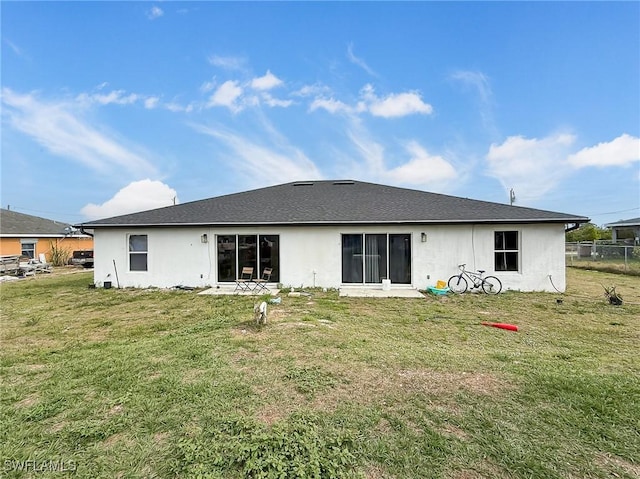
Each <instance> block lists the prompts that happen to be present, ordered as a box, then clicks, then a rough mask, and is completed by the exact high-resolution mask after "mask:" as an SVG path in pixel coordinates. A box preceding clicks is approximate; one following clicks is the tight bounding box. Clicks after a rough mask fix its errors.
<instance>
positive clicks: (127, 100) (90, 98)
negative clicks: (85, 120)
mask: <svg viewBox="0 0 640 479" xmlns="http://www.w3.org/2000/svg"><path fill="white" fill-rule="evenodd" d="M139 99H140V96H139V95H137V94H136V93H129V94H127V93H126V92H125V91H124V90H113V91H111V92H109V93H106V94H102V93H93V94H88V93H81V94H80V95H78V96H77V98H76V100H78V101H79V102H80V103H98V104H100V105H110V104H116V105H131V104H132V103H135V102H136V101H138V100H139Z"/></svg>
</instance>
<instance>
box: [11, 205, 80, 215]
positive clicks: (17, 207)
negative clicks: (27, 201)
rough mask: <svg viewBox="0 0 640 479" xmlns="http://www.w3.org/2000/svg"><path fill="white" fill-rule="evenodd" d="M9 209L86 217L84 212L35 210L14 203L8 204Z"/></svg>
mask: <svg viewBox="0 0 640 479" xmlns="http://www.w3.org/2000/svg"><path fill="white" fill-rule="evenodd" d="M7 209H8V210H10V211H31V212H32V213H45V214H48V215H56V216H58V215H59V216H82V217H84V215H83V214H80V213H59V212H57V211H44V210H34V209H31V208H23V207H21V206H14V205H7Z"/></svg>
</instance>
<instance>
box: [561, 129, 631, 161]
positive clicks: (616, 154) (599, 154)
mask: <svg viewBox="0 0 640 479" xmlns="http://www.w3.org/2000/svg"><path fill="white" fill-rule="evenodd" d="M637 161H640V138H637V137H633V136H631V135H628V134H626V133H625V134H623V135H620V136H619V137H618V138H615V139H614V140H612V141H610V142H608V143H598V144H597V145H596V146H592V147H590V148H583V149H582V150H580V151H579V152H577V153H575V154H573V155H571V156H569V164H570V165H571V166H573V167H575V168H584V167H587V166H596V167H600V168H603V167H607V166H626V165H630V164H632V163H634V162H637Z"/></svg>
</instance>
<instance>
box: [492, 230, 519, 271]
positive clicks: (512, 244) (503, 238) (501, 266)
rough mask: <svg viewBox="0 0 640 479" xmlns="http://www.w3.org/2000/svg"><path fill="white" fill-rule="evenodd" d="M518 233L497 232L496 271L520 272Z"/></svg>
mask: <svg viewBox="0 0 640 479" xmlns="http://www.w3.org/2000/svg"><path fill="white" fill-rule="evenodd" d="M518 256H519V242H518V232H517V231H496V232H495V271H519V260H518Z"/></svg>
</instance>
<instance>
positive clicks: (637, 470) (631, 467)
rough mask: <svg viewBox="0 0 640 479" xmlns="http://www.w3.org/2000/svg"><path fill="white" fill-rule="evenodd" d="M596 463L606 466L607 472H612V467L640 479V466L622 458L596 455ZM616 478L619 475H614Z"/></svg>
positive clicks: (610, 455)
mask: <svg viewBox="0 0 640 479" xmlns="http://www.w3.org/2000/svg"><path fill="white" fill-rule="evenodd" d="M596 462H597V463H598V464H599V465H602V466H604V467H605V468H606V469H607V470H610V469H611V466H614V467H616V468H619V469H621V470H623V471H624V472H625V474H629V475H630V476H631V477H640V464H633V463H631V462H629V461H626V460H625V459H622V458H621V457H618V456H614V455H612V454H602V453H600V454H597V455H596ZM614 476H615V477H618V476H617V474H614Z"/></svg>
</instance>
